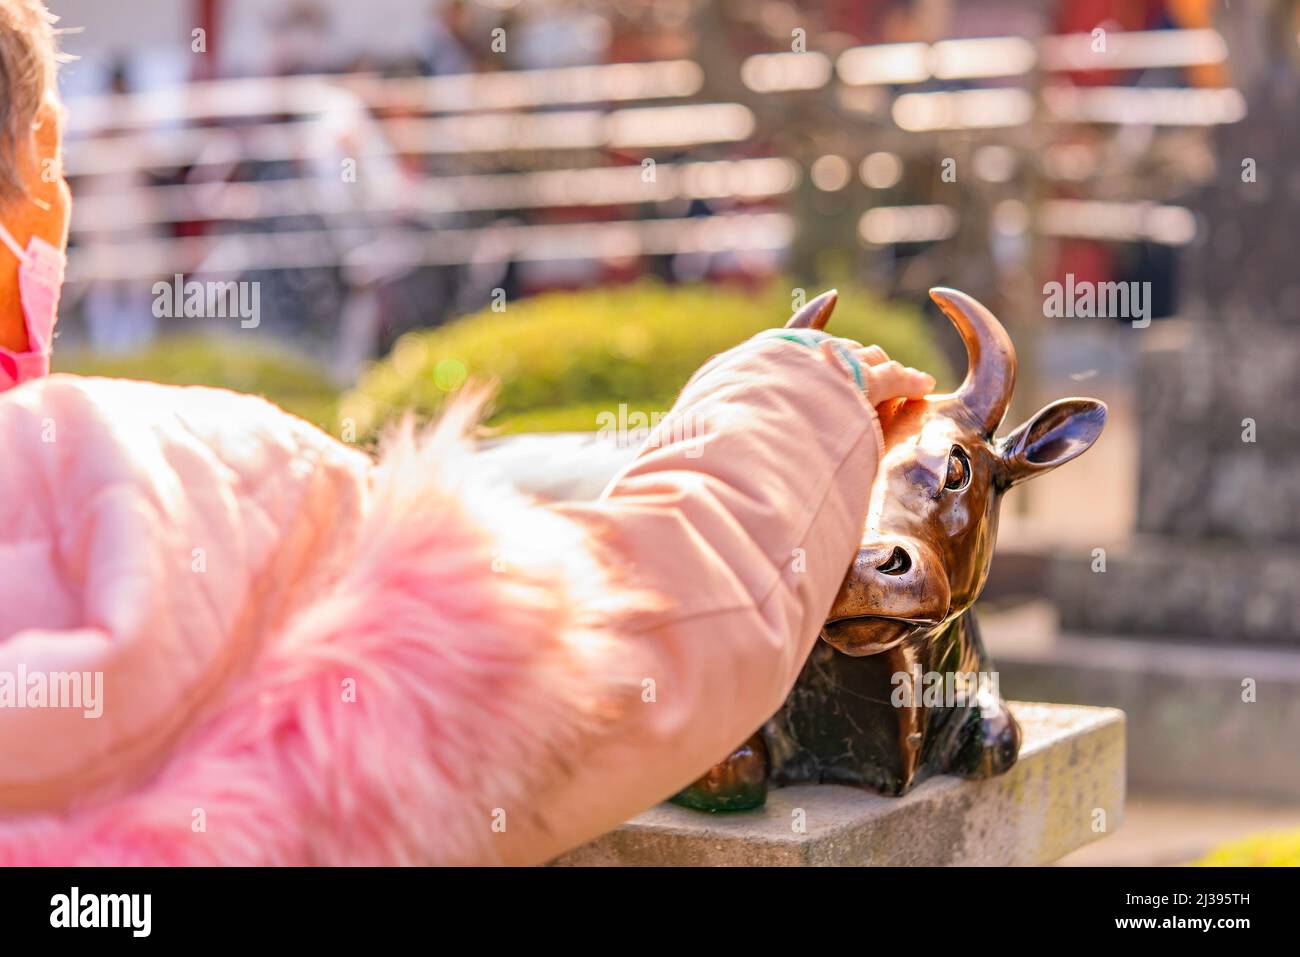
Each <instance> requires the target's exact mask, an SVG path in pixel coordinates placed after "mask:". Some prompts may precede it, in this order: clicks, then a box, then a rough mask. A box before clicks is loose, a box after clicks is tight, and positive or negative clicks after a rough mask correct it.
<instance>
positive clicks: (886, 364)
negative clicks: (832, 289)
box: [822, 339, 935, 407]
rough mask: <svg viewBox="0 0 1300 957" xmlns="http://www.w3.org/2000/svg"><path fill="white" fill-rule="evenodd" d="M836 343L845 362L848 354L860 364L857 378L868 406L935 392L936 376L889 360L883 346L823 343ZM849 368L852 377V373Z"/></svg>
mask: <svg viewBox="0 0 1300 957" xmlns="http://www.w3.org/2000/svg"><path fill="white" fill-rule="evenodd" d="M832 342H833V343H836V344H837V345H836V350H835V351H836V354H837V356H838V357H839V358H841V359H843V358H844V354H845V352H847V353H848V355H849V356H851V357H852V361H855V362H856V363H857V369H858V371H859V372H860V375H858V376H855V377H854V378H855V380H856V381H858V382H859V384H860V385H861V387H862V391H863V393H864V394H865V395H866V397H867V402H868V403H869V404H870V405H873V406H877V407H878V406H880V405H882V404H884V403H886V402H892V401H893V400H894V399H920V398H922V397H924V396H925V395H927V394H929V393H930V392H933V391H934V387H935V381H934V376H932V375H930V374H929V373H928V372H922V371H921V370H919V369H913V368H912V367H911V366H905V365H903V364H902V363H901V362H898V361H896V360H894V359H891V358H889V356H888V355H886V354H885V350H884V349H882V348H880V346H861V345H859V344H858V343H856V342H854V341H853V340H852V339H828V340H827V342H826V343H823V345H822V348H823V349H824V348H826V346H827V344H829V343H832ZM853 371H854V370H853V369H852V368H850V370H849V372H850V374H852V373H853Z"/></svg>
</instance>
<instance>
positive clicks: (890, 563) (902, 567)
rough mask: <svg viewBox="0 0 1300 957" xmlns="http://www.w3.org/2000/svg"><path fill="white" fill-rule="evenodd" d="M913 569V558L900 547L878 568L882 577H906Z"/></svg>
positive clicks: (896, 547) (895, 548) (895, 547)
mask: <svg viewBox="0 0 1300 957" xmlns="http://www.w3.org/2000/svg"><path fill="white" fill-rule="evenodd" d="M911 567H912V556H910V555H908V554H907V551H906V549H904V548H901V547H900V546H898V545H895V546H894V550H893V551H892V552H890V553H889V557H888V558H887V559H885V560H884V561H883V562H881V563H880V564H879V565H877V566H876V571H878V572H880V574H882V575H906V574H907V573H908V571H909V570H910V569H911Z"/></svg>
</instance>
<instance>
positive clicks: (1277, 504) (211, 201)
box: [48, 0, 1300, 860]
mask: <svg viewBox="0 0 1300 957" xmlns="http://www.w3.org/2000/svg"><path fill="white" fill-rule="evenodd" d="M48 2H49V5H50V7H51V8H52V9H53V10H54V11H55V12H57V13H58V14H59V15H60V16H61V17H62V25H63V26H64V27H67V28H71V29H72V30H73V31H74V32H69V33H68V34H66V35H65V37H64V41H63V42H64V47H65V49H66V50H67V51H68V52H69V53H71V54H73V55H75V59H74V60H72V61H71V62H69V63H68V64H67V65H66V66H65V68H64V70H63V73H62V79H61V82H62V86H63V91H64V94H65V97H66V99H67V102H68V106H69V110H70V122H69V136H68V144H67V172H68V175H69V178H70V180H71V182H72V187H73V192H74V196H75V197H76V204H75V209H74V217H73V233H72V244H71V250H70V264H69V285H68V288H67V290H66V292H65V300H64V308H63V314H62V319H61V322H60V340H59V348H60V349H68V350H82V351H85V350H89V351H91V352H93V353H95V354H97V355H110V354H128V355H129V354H131V353H132V352H133V351H135V350H139V349H141V348H143V347H145V346H147V345H148V344H150V343H151V342H153V341H155V340H156V339H157V338H158V337H165V336H168V335H171V334H174V333H180V332H191V333H192V332H194V331H195V330H199V331H201V332H203V333H205V334H219V335H222V336H227V337H240V336H244V337H248V336H256V337H258V338H259V339H266V340H275V341H280V342H282V343H285V344H287V346H288V347H289V348H291V349H292V350H293V351H294V352H295V353H298V354H301V355H303V356H307V357H310V358H311V359H313V360H314V361H316V362H318V363H320V364H321V365H322V366H324V367H325V368H326V369H328V371H329V375H330V376H331V377H332V379H333V380H334V382H335V383H336V384H337V385H338V386H339V387H347V386H349V385H351V384H353V383H354V382H355V380H356V378H357V376H358V374H359V373H360V372H361V371H362V370H363V369H364V368H366V366H367V364H368V363H370V362H371V361H373V360H375V359H377V358H379V357H382V356H384V355H385V354H386V353H388V351H389V350H390V349H391V347H392V346H393V344H394V343H395V342H397V341H398V340H399V338H400V337H401V336H402V335H403V334H405V333H407V332H409V331H411V330H415V329H423V328H428V327H435V326H439V325H441V324H443V323H446V322H447V321H448V320H450V319H452V318H454V317H457V316H460V315H464V314H469V313H473V312H476V311H479V310H483V309H485V308H490V307H491V306H492V305H493V304H494V303H496V302H500V301H509V302H515V301H518V300H520V299H523V298H525V297H529V296H532V295H534V294H536V293H539V292H544V291H547V290H556V289H569V290H575V289H589V288H599V287H606V286H610V285H620V284H626V283H629V282H633V281H635V280H638V279H642V278H645V277H657V278H658V279H660V280H662V281H664V282H666V283H670V284H673V283H696V282H707V283H713V284H725V285H730V286H737V287H740V288H756V287H757V286H759V285H760V284H762V283H764V282H766V281H768V280H771V279H773V278H775V277H781V278H782V279H785V278H787V277H788V279H789V280H790V282H791V284H792V285H801V286H807V287H809V288H810V290H812V289H813V287H815V286H816V285H817V284H818V283H829V282H831V281H833V280H834V279H836V278H837V277H851V278H852V279H853V280H854V281H858V282H861V283H863V284H865V285H867V286H869V287H871V288H873V289H874V290H876V291H877V292H878V293H879V294H880V295H882V296H884V297H888V298H889V299H891V300H894V301H902V302H911V303H914V304H916V305H917V306H918V308H920V307H922V306H923V304H924V303H925V290H926V289H927V288H928V287H929V286H931V285H935V284H944V285H951V286H956V287H958V288H961V289H964V290H966V291H968V292H970V293H972V294H973V295H975V296H977V297H978V298H980V299H981V300H982V301H984V302H985V303H986V304H987V305H989V306H990V307H991V308H992V309H993V310H994V312H996V313H997V314H998V315H999V316H1000V317H1001V318H1002V319H1003V321H1004V322H1005V323H1006V324H1007V326H1008V327H1009V329H1010V330H1011V332H1012V335H1013V337H1014V338H1015V340H1016V342H1017V345H1018V348H1019V350H1020V353H1021V363H1022V370H1023V372H1022V382H1021V385H1020V390H1019V393H1018V396H1017V406H1016V408H1015V410H1013V413H1012V414H1013V416H1014V415H1016V414H1017V413H1019V412H1028V411H1032V409H1034V408H1037V407H1038V405H1040V404H1042V402H1043V401H1045V400H1048V399H1054V398H1056V397H1058V396H1061V395H1066V394H1072V393H1085V394H1091V395H1096V396H1098V397H1101V398H1104V399H1105V400H1106V401H1107V402H1108V403H1110V406H1111V412H1112V415H1111V423H1110V425H1109V427H1108V431H1107V434H1106V436H1105V437H1104V438H1103V440H1102V442H1101V443H1100V444H1099V445H1098V447H1097V448H1096V449H1095V450H1094V451H1093V452H1091V453H1090V454H1089V455H1088V456H1085V457H1084V458H1083V459H1081V460H1080V461H1079V462H1078V463H1076V464H1074V465H1072V466H1071V467H1070V468H1069V469H1064V470H1062V471H1061V472H1060V473H1058V474H1055V475H1053V476H1051V477H1050V479H1045V480H1043V481H1042V482H1040V483H1034V484H1033V485H1032V486H1029V487H1027V488H1026V489H1025V490H1024V491H1023V492H1017V493H1016V498H1015V499H1014V500H1013V502H1011V503H1008V505H1009V507H1008V508H1007V509H1006V510H1004V530H1003V533H1002V541H1001V542H1000V546H999V547H1000V550H1001V552H1002V555H1001V557H1000V558H999V561H998V562H997V563H995V566H994V574H995V578H994V580H993V582H992V583H991V585H990V590H989V596H988V597H989V599H990V600H989V601H988V602H986V604H987V605H989V606H990V611H997V610H998V609H999V608H1001V609H1002V610H1003V612H1004V613H1003V614H1001V615H998V616H995V617H996V618H997V619H998V621H999V622H1000V623H999V624H995V625H994V627H992V628H990V629H988V630H989V631H990V632H991V633H992V641H991V643H992V644H993V647H994V652H995V657H997V658H998V660H999V662H1000V663H1001V664H1002V667H1003V669H1004V672H1005V677H1004V680H1005V682H1006V686H1005V689H1004V690H1009V691H1010V692H1011V693H1012V694H1013V695H1021V696H1028V697H1039V698H1045V699H1051V700H1066V701H1078V702H1083V703H1089V702H1095V703H1104V704H1114V705H1119V706H1121V707H1124V708H1125V709H1126V710H1127V711H1128V712H1129V713H1130V715H1131V716H1132V719H1133V724H1132V727H1131V732H1130V736H1131V741H1132V744H1131V756H1132V766H1131V770H1130V778H1131V780H1132V782H1133V784H1134V786H1135V788H1137V790H1138V800H1137V801H1136V802H1133V803H1132V807H1133V809H1134V815H1133V820H1132V822H1131V824H1130V826H1129V829H1128V831H1127V833H1128V834H1129V835H1138V836H1136V837H1130V838H1129V839H1127V841H1128V842H1127V843H1124V841H1125V840H1126V839H1125V838H1123V837H1122V836H1117V837H1116V839H1115V840H1113V841H1106V842H1102V843H1101V844H1098V845H1096V846H1095V848H1094V849H1092V850H1090V851H1089V852H1087V853H1088V854H1089V855H1091V856H1090V857H1089V858H1088V859H1090V860H1091V859H1096V860H1101V859H1105V858H1106V855H1107V854H1110V855H1111V856H1112V859H1119V858H1123V859H1134V860H1156V859H1159V860H1181V859H1188V858H1190V857H1191V856H1195V854H1196V853H1199V851H1200V850H1203V849H1204V846H1206V845H1207V844H1208V843H1210V842H1212V841H1213V840H1214V839H1217V838H1219V837H1224V836H1229V835H1231V834H1234V833H1236V832H1237V831H1239V830H1242V829H1248V828H1251V827H1256V826H1259V827H1263V826H1269V825H1272V824H1274V823H1278V822H1281V823H1297V822H1300V811H1297V810H1296V809H1297V808H1298V807H1300V748H1297V745H1296V744H1295V742H1296V741H1297V740H1300V631H1297V624H1296V623H1297V622H1300V604H1297V603H1298V602H1300V598H1297V595H1300V588H1298V587H1297V586H1298V585H1300V518H1298V517H1297V516H1300V497H1297V496H1298V495H1300V493H1298V492H1297V489H1300V483H1297V482H1296V481H1295V480H1294V478H1293V476H1294V475H1295V474H1296V467H1297V466H1298V465H1300V412H1297V411H1296V410H1297V409H1300V394H1298V388H1300V387H1298V386H1297V382H1298V381H1300V377H1297V376H1296V375H1295V373H1294V369H1295V367H1296V362H1297V361H1300V338H1298V337H1297V326H1296V323H1297V319H1298V316H1297V313H1298V312H1300V278H1298V277H1297V273H1296V270H1295V268H1294V267H1293V266H1292V260H1293V258H1294V249H1293V246H1294V243H1295V237H1296V235H1297V232H1296V228H1295V222H1296V219H1297V211H1298V207H1300V164H1297V162H1296V159H1297V147H1298V146H1300V142H1298V141H1297V136H1296V126H1295V117H1296V110H1297V106H1300V103H1298V102H1297V100H1298V98H1300V87H1298V86H1297V80H1296V77H1297V62H1298V61H1300V15H1298V13H1297V10H1298V8H1300V5H1297V3H1295V2H1293V0H1257V2H1236V3H1228V2H1212V0H854V2H849V0H820V2H818V0H800V2H785V0H601V2H597V0H590V2H583V0H478V2H473V0H440V2H438V0H429V2H425V0H368V2H366V3H363V4H357V3H352V2H347V0H115V2H114V3H112V4H106V3H102V2H99V0H48ZM177 275H180V276H184V277H185V278H186V279H199V280H241V281H253V282H257V283H259V288H260V295H261V320H260V322H259V323H258V326H257V328H256V329H241V328H240V327H239V324H238V323H229V322H226V323H222V322H220V321H214V320H211V319H171V318H160V317H157V316H156V315H155V311H154V310H153V309H152V303H153V300H154V296H153V293H152V291H151V290H152V289H153V284H154V283H155V282H159V281H163V282H170V281H172V279H173V277H175V276H177ZM1053 281H1057V282H1062V283H1065V282H1067V281H1071V282H1075V283H1103V282H1126V283H1128V282H1131V283H1140V284H1149V285H1148V286H1146V287H1144V288H1146V289H1147V290H1148V291H1149V297H1150V298H1149V299H1148V300H1147V305H1148V306H1149V318H1150V319H1151V320H1152V321H1151V324H1150V325H1149V326H1148V325H1144V324H1141V323H1135V322H1133V321H1132V320H1133V318H1135V317H1133V316H1123V317H1112V318H1110V319H1089V318H1067V317H1060V316H1052V315H1048V314H1047V310H1046V309H1045V296H1044V287H1045V284H1046V283H1049V282H1053ZM771 318H772V321H773V322H774V323H775V322H777V321H779V320H780V317H779V316H772V317H771ZM610 321H617V317H610ZM699 321H707V317H700V320H699ZM931 321H932V328H933V331H934V335H935V337H936V338H937V339H938V340H939V341H940V342H942V343H943V347H944V348H945V349H946V350H947V351H948V353H949V354H950V355H951V356H952V358H953V360H954V366H958V364H959V363H960V361H962V356H961V351H960V344H959V343H958V342H957V341H956V337H955V335H953V334H952V333H951V331H950V330H949V329H948V328H947V327H946V324H945V323H944V322H943V321H942V320H940V319H938V318H937V317H934V316H931ZM958 367H959V366H958ZM1246 420H1251V421H1252V422H1253V423H1254V427H1255V430H1256V431H1255V433H1253V434H1254V435H1255V436H1256V440H1255V441H1243V439H1242V436H1243V434H1244V431H1245V430H1246V429H1247V426H1246V425H1245V421H1246ZM1062 549H1063V550H1064V553H1065V556H1066V557H1062V558H1059V559H1056V560H1055V561H1047V560H1045V556H1047V555H1049V554H1054V553H1056V552H1058V551H1061V550H1062ZM1098 550H1100V552H1101V554H1102V556H1103V558H1104V561H1103V567H1104V569H1105V570H1104V571H1101V572H1098V571H1097V570H1096V557H1097V553H1098ZM1049 592H1050V593H1051V594H1052V595H1053V597H1054V598H1055V604H1054V605H1052V606H1051V607H1048V608H1045V607H1043V606H1040V605H1036V604H1035V605H1024V604H1021V603H1018V602H1017V598H1018V597H1019V596H1022V595H1030V594H1032V595H1041V594H1044V593H1049ZM1056 609H1059V611H1060V617H1061V625H1062V626H1063V630H1061V629H1058V627H1057V621H1056V620H1057V611H1056ZM1250 680H1253V681H1254V682H1256V685H1257V687H1256V693H1257V697H1256V698H1255V699H1253V700H1252V701H1249V702H1248V701H1245V700H1244V699H1243V696H1242V695H1243V682H1247V681H1250ZM1147 795H1149V796H1150V797H1149V799H1148V798H1147V797H1146V796H1147ZM1205 795H1213V796H1214V801H1217V802H1219V803H1217V804H1210V803H1207V799H1206V798H1205V797H1204V796H1205ZM1144 802H1145V803H1144ZM1198 809H1199V811H1198ZM1198 813H1200V816H1199V817H1198V816H1197V814H1198ZM1171 822H1176V823H1171ZM1142 835H1146V836H1145V837H1143V836H1142ZM1188 835H1195V836H1194V837H1189V836H1188ZM1125 854H1127V855H1128V857H1127V858H1124V855H1125Z"/></svg>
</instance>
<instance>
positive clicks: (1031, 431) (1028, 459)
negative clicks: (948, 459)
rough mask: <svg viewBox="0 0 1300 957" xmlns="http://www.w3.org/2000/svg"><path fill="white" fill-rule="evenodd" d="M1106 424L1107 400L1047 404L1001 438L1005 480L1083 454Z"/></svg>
mask: <svg viewBox="0 0 1300 957" xmlns="http://www.w3.org/2000/svg"><path fill="white" fill-rule="evenodd" d="M1105 424H1106V403H1105V402H1101V401H1099V400H1097V399H1061V400H1059V401H1057V402H1053V403H1052V404H1051V405H1048V406H1044V407H1043V408H1042V409H1040V410H1039V411H1038V412H1037V414H1035V415H1034V417H1033V418H1031V419H1030V420H1029V421H1028V422H1026V423H1025V424H1024V425H1022V426H1020V427H1019V428H1018V429H1016V430H1015V431H1013V432H1012V433H1011V434H1010V435H1008V436H1007V437H1006V438H1005V439H1003V440H1002V446H1001V447H1002V463H1003V466H1004V467H1005V469H1006V483H1007V484H1008V485H1015V484H1016V483H1017V482H1023V481H1025V479H1031V478H1033V477H1034V476H1036V475H1042V474H1043V473H1044V472H1050V471H1051V470H1052V469H1054V468H1056V467H1057V466H1058V465H1064V464H1065V463H1066V462H1068V461H1070V459H1072V458H1075V457H1077V456H1080V455H1082V454H1083V453H1084V452H1086V451H1088V449H1089V448H1090V447H1091V446H1092V443H1094V442H1096V441H1097V436H1099V435H1101V430H1102V427H1103V426H1105Z"/></svg>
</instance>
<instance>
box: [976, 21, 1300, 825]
mask: <svg viewBox="0 0 1300 957" xmlns="http://www.w3.org/2000/svg"><path fill="white" fill-rule="evenodd" d="M1258 14H1259V11H1255V10H1253V9H1252V8H1248V7H1240V8H1238V7H1234V15H1235V16H1236V17H1237V19H1238V20H1240V21H1241V24H1242V25H1243V29H1246V28H1248V29H1249V30H1251V31H1254V32H1255V33H1256V34H1258V36H1257V39H1258V42H1259V49H1260V51H1269V52H1268V53H1267V54H1266V55H1265V54H1261V55H1260V56H1257V57H1255V58H1253V59H1234V60H1233V62H1234V63H1241V64H1243V65H1244V64H1249V66H1250V68H1249V69H1248V70H1246V71H1244V72H1245V73H1253V75H1254V80H1253V81H1252V82H1250V83H1249V84H1248V87H1247V88H1246V89H1244V90H1243V93H1244V94H1245V96H1246V100H1247V109H1248V112H1247V116H1246V118H1245V119H1244V120H1243V121H1242V122H1241V123H1238V124H1235V125H1233V126H1231V127H1225V128H1222V129H1221V130H1220V131H1219V132H1218V133H1217V134H1216V142H1215V145H1214V154H1215V163H1216V169H1217V175H1216V178H1215V181H1214V182H1213V183H1212V184H1211V185H1210V186H1208V187H1207V188H1206V189H1205V190H1203V192H1202V193H1201V195H1199V196H1196V197H1192V198H1191V200H1190V205H1191V206H1192V207H1193V208H1194V209H1195V211H1196V212H1197V214H1198V215H1197V224H1198V235H1197V239H1196V242H1195V244H1194V245H1193V246H1192V247H1190V248H1189V249H1188V250H1187V251H1186V256H1185V258H1184V260H1183V262H1182V269H1181V272H1182V275H1183V277H1184V282H1183V283H1182V291H1181V296H1180V299H1181V303H1180V306H1179V312H1180V314H1181V315H1182V316H1183V318H1181V319H1179V320H1177V321H1171V322H1163V321H1157V322H1156V323H1154V324H1153V325H1152V326H1151V327H1150V328H1149V329H1147V330H1144V331H1143V332H1142V333H1141V334H1140V335H1137V334H1135V336H1134V338H1135V339H1136V340H1139V341H1140V343H1141V346H1142V351H1141V354H1140V357H1139V361H1138V365H1137V373H1138V378H1137V385H1138V415H1139V419H1140V425H1141V452H1140V486H1139V504H1138V533H1139V534H1138V535H1137V537H1136V538H1135V539H1134V540H1133V541H1132V542H1131V543H1130V544H1129V545H1127V546H1126V547H1124V548H1122V549H1108V553H1107V554H1106V556H1105V570H1104V571H1100V570H1099V569H1098V567H1097V565H1096V561H1097V557H1096V556H1095V555H1078V556H1074V557H1069V558H1062V559H1058V560H1056V561H1055V562H1054V563H1053V565H1052V567H1051V569H1050V573H1049V579H1050V583H1051V584H1050V589H1049V590H1050V592H1051V594H1052V596H1053V598H1054V600H1055V602H1056V605H1057V607H1058V608H1059V611H1060V632H1059V634H1058V633H1056V631H1055V629H1054V628H1053V626H1052V625H1051V624H1050V623H1049V624H1047V625H1045V626H1043V628H1042V629H1041V630H1040V633H1039V634H1037V635H1035V636H1034V638H1035V641H1034V642H1032V643H1031V646H1025V647H1017V646H1016V644H1015V642H1008V641H1006V640H1004V638H1003V636H1002V632H1003V631H1004V629H1002V628H1000V627H999V626H998V625H997V624H996V623H991V624H992V627H988V628H986V629H985V637H986V639H987V641H988V645H989V649H990V651H991V652H992V654H993V657H994V660H996V661H997V662H998V665H999V668H1000V670H1001V672H1002V689H1003V691H1004V692H1006V693H1009V694H1014V695H1018V696H1033V697H1035V698H1039V699H1041V700H1049V701H1083V702H1088V703H1093V704H1106V705H1113V706H1116V707H1121V708H1123V709H1124V710H1125V712H1126V713H1127V714H1128V715H1129V716H1130V722H1131V725H1130V758H1131V762H1130V768H1131V770H1132V774H1133V781H1134V784H1135V786H1138V787H1142V788H1145V789H1150V790H1173V789H1176V790H1179V791H1199V792H1209V793H1216V794H1229V795H1234V796H1251V797H1266V798H1271V799H1291V800H1296V799H1300V767H1297V762H1296V761H1295V760H1294V755H1295V754H1296V748H1297V744H1296V742H1297V741H1300V704H1298V703H1297V702H1300V269H1297V267H1296V262H1295V260H1296V248H1295V247H1296V236H1297V231H1296V226H1295V223H1296V220H1297V218H1298V217H1300V173H1298V172H1297V165H1296V158H1297V157H1300V127H1297V126H1296V124H1294V123H1285V122H1279V117H1284V116H1292V115H1294V114H1295V111H1296V109H1297V108H1298V107H1300V77H1297V73H1296V70H1295V69H1294V66H1293V65H1291V64H1289V63H1287V62H1286V56H1287V55H1289V51H1292V50H1294V38H1293V37H1283V36H1280V35H1275V36H1270V35H1266V34H1268V32H1269V27H1268V21H1267V20H1266V18H1264V17H1262V16H1259V15H1258ZM1275 32H1276V31H1274V33H1275ZM1234 72H1236V71H1234ZM1098 494H1105V493H1104V491H1102V490H1099V492H1098ZM1098 544H1099V545H1101V544H1103V543H1098Z"/></svg>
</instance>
